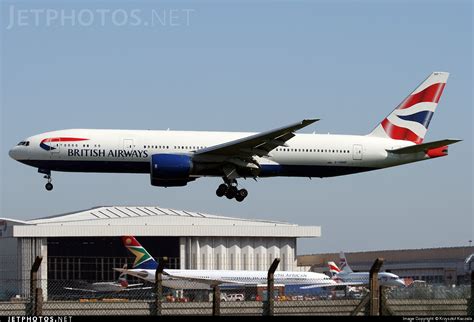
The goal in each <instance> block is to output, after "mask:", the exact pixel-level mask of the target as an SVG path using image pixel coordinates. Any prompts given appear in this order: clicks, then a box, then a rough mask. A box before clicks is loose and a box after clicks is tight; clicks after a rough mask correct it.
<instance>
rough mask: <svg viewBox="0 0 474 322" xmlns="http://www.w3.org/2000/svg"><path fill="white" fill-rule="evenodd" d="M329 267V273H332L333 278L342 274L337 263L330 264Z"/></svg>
mask: <svg viewBox="0 0 474 322" xmlns="http://www.w3.org/2000/svg"><path fill="white" fill-rule="evenodd" d="M328 267H329V273H331V276H335V275H337V274H339V273H340V272H341V270H340V269H339V267H337V265H336V263H334V262H328Z"/></svg>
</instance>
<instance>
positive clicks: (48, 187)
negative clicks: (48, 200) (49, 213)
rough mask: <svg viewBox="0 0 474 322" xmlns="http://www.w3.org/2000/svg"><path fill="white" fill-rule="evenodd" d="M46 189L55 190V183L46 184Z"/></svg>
mask: <svg viewBox="0 0 474 322" xmlns="http://www.w3.org/2000/svg"><path fill="white" fill-rule="evenodd" d="M44 187H45V188H46V190H48V191H51V190H53V184H52V183H51V182H48V183H47V184H46V185H45V186H44Z"/></svg>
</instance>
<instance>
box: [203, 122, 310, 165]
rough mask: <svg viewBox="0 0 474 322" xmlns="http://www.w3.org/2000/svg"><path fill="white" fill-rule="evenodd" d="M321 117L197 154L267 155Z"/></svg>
mask: <svg viewBox="0 0 474 322" xmlns="http://www.w3.org/2000/svg"><path fill="white" fill-rule="evenodd" d="M316 121H319V119H308V120H303V121H301V122H297V123H294V124H290V125H287V126H284V127H281V128H278V129H274V130H270V131H266V132H262V133H258V134H254V135H251V136H248V137H245V138H242V139H238V140H234V141H230V142H226V143H222V144H218V145H214V146H210V147H207V148H204V149H201V150H197V151H196V153H195V156H197V157H199V156H207V155H213V156H216V155H220V156H247V157H249V156H250V157H251V156H255V155H256V156H265V155H267V154H268V153H269V152H270V151H271V150H273V149H275V148H276V147H278V146H282V145H285V142H286V141H288V140H289V139H291V138H292V137H294V136H295V134H294V133H293V132H295V131H297V130H299V129H302V128H304V127H305V126H308V125H310V124H312V123H314V122H316Z"/></svg>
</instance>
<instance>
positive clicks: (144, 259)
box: [122, 236, 158, 269]
mask: <svg viewBox="0 0 474 322" xmlns="http://www.w3.org/2000/svg"><path fill="white" fill-rule="evenodd" d="M122 242H123V245H124V246H125V247H126V248H127V249H128V250H129V251H130V252H131V253H132V254H133V255H135V261H134V263H133V268H134V269H135V268H138V269H156V268H157V267H158V263H157V262H156V261H155V259H154V258H153V257H152V256H151V255H150V254H149V253H148V252H147V251H146V249H145V247H143V246H142V245H140V243H139V242H138V241H137V240H136V239H135V237H133V236H123V237H122Z"/></svg>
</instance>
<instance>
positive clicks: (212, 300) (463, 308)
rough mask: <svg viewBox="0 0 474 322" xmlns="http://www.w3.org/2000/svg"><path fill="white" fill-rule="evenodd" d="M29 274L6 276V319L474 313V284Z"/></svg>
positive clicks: (1, 292) (0, 283)
mask: <svg viewBox="0 0 474 322" xmlns="http://www.w3.org/2000/svg"><path fill="white" fill-rule="evenodd" d="M157 272H158V271H157ZM376 273H377V272H373V274H376ZM30 274H31V275H30ZM28 275H29V276H30V278H27V279H24V278H22V279H15V278H5V276H3V277H2V278H0V312H2V314H4V315H115V314H116V315H404V316H405V315H418V316H421V315H456V316H466V315H472V312H473V311H472V308H473V302H472V300H471V296H472V289H471V285H458V286H445V285H433V284H427V283H413V284H411V285H410V286H408V287H393V288H387V287H380V285H379V284H378V279H377V276H376V275H372V277H373V279H372V280H368V281H367V284H368V285H365V286H357V287H353V286H345V285H341V286H337V287H318V288H304V287H301V286H296V285H294V286H291V285H283V284H278V283H274V281H272V280H271V278H272V275H269V277H270V280H269V281H268V282H271V284H273V292H272V291H271V290H272V288H271V287H270V288H268V284H270V283H265V284H256V285H251V283H242V284H237V285H230V284H222V285H220V286H218V287H214V288H213V287H210V286H209V285H206V284H203V283H199V282H190V281H187V280H182V279H170V278H169V277H167V276H166V274H164V275H163V276H161V282H159V283H158V284H157V283H151V282H147V281H144V280H142V279H138V278H134V277H132V276H127V278H126V279H123V278H122V279H120V278H118V275H119V273H118V272H116V274H115V275H111V276H110V278H109V279H108V280H98V281H97V280H83V279H77V278H70V279H54V278H49V279H46V278H40V279H38V280H36V282H35V280H34V279H33V280H31V277H33V278H34V276H35V275H34V274H33V270H31V271H30V272H28ZM157 276H159V275H157ZM321 282H322V283H323V282H324V281H321ZM269 290H270V292H269ZM272 293H273V294H272ZM157 294H160V296H157Z"/></svg>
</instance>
